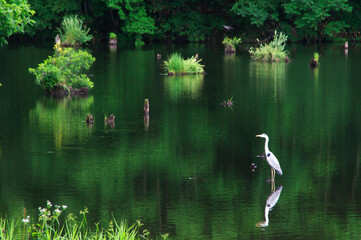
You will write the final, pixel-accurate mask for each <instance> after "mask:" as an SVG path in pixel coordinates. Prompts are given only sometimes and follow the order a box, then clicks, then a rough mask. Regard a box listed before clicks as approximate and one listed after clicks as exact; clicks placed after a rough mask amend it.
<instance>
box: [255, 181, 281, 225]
mask: <svg viewBox="0 0 361 240" xmlns="http://www.w3.org/2000/svg"><path fill="white" fill-rule="evenodd" d="M273 189H274V186H273ZM281 192H282V186H279V187H278V188H277V190H276V191H274V192H273V191H272V193H271V194H270V195H269V196H268V198H267V201H266V206H265V208H264V217H265V221H262V222H259V223H257V224H256V226H257V227H267V226H268V223H269V219H268V213H269V211H272V208H273V207H274V206H275V205H276V203H277V202H278V199H279V198H280V195H281Z"/></svg>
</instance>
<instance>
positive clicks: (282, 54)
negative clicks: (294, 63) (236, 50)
mask: <svg viewBox="0 0 361 240" xmlns="http://www.w3.org/2000/svg"><path fill="white" fill-rule="evenodd" d="M286 42H287V36H286V35H285V34H283V33H281V32H280V33H279V34H278V33H277V31H275V32H274V38H273V40H272V42H270V43H269V44H261V45H260V46H259V47H257V48H256V49H254V48H253V47H251V48H250V49H249V53H250V54H251V58H252V60H254V61H260V62H280V61H285V60H286V58H287V55H288V53H287V51H286V50H285V46H286Z"/></svg>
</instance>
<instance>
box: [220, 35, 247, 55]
mask: <svg viewBox="0 0 361 240" xmlns="http://www.w3.org/2000/svg"><path fill="white" fill-rule="evenodd" d="M241 42H242V40H241V38H237V37H234V38H233V39H232V38H229V37H225V38H224V39H223V41H222V44H223V45H224V52H225V53H229V54H234V53H236V45H238V44H240V43H241Z"/></svg>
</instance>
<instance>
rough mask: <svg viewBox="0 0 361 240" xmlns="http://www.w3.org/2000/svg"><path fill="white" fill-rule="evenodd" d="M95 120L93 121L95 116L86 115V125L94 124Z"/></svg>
mask: <svg viewBox="0 0 361 240" xmlns="http://www.w3.org/2000/svg"><path fill="white" fill-rule="evenodd" d="M93 122H94V119H93V115H92V114H91V113H88V115H86V123H93Z"/></svg>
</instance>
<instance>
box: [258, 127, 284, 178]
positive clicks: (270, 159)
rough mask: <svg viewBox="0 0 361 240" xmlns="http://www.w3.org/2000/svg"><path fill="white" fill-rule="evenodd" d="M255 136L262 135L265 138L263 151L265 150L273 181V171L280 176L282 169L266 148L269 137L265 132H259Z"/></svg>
mask: <svg viewBox="0 0 361 240" xmlns="http://www.w3.org/2000/svg"><path fill="white" fill-rule="evenodd" d="M256 137H262V138H265V139H266V142H265V144H264V151H265V155H266V159H267V162H268V164H269V165H270V166H271V180H272V181H274V179H275V171H277V173H278V174H279V175H281V176H282V169H281V166H280V163H279V162H278V160H277V158H276V156H275V155H273V153H272V152H271V151H270V150H269V149H268V141H269V138H268V136H267V134H265V133H263V134H259V135H256Z"/></svg>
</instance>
